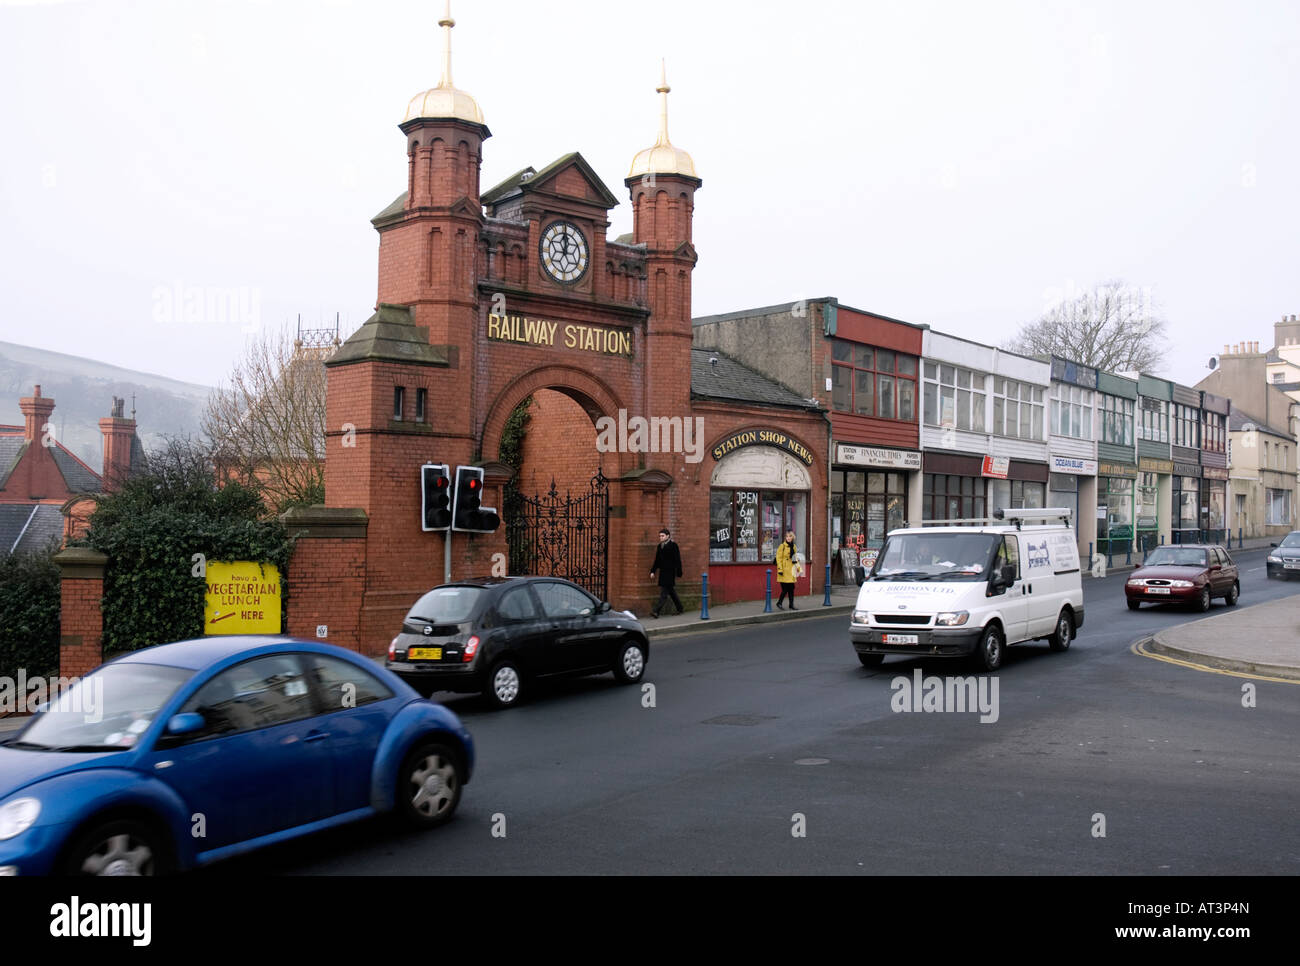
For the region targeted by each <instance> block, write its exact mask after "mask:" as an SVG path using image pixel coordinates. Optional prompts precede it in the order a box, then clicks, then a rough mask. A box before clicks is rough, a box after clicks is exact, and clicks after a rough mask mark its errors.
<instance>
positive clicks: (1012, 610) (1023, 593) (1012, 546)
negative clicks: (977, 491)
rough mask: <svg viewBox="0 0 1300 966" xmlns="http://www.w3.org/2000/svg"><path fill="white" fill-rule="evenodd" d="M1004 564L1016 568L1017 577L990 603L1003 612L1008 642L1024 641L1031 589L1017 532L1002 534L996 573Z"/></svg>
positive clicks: (995, 565)
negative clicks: (1022, 561)
mask: <svg viewBox="0 0 1300 966" xmlns="http://www.w3.org/2000/svg"><path fill="white" fill-rule="evenodd" d="M1003 565H1010V566H1011V567H1013V568H1015V579H1014V580H1013V581H1012V583H1011V586H1010V587H1004V588H1002V590H1001V592H1000V593H999V594H998V596H996V597H993V598H990V600H989V603H990V604H991V605H992V606H994V607H996V608H997V609H998V610H1000V611H1001V612H1002V623H1003V625H1004V627H1005V629H1006V634H1007V643H1008V644H1014V643H1015V642H1017V641H1023V640H1024V639H1025V635H1026V626H1027V623H1028V621H1029V591H1028V581H1026V580H1025V575H1024V571H1023V569H1022V567H1021V560H1020V541H1019V538H1018V537H1017V536H1016V535H1015V534H1011V533H1005V534H1003V535H1002V548H1001V549H1000V550H999V551H998V556H997V562H996V563H995V564H994V567H995V569H994V574H995V575H997V574H998V573H1000V572H1001V569H1002V567H1003Z"/></svg>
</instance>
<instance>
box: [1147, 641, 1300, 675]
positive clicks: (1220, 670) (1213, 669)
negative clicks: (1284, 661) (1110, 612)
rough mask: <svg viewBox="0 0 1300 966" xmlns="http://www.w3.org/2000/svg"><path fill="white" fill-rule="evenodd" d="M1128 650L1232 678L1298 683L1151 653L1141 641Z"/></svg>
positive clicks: (1180, 665)
mask: <svg viewBox="0 0 1300 966" xmlns="http://www.w3.org/2000/svg"><path fill="white" fill-rule="evenodd" d="M1129 650H1130V651H1131V652H1132V653H1134V654H1136V655H1138V657H1149V658H1151V660H1153V661H1164V662H1165V663H1166V664H1177V665H1178V666H1179V667H1185V668H1191V669H1192V670H1193V671H1206V672H1208V673H1210V674H1226V675H1227V676H1228V677H1232V678H1250V679H1251V680H1253V681H1273V682H1275V683H1277V684H1300V681H1295V680H1292V679H1291V678H1274V677H1269V676H1268V675H1266V674H1248V673H1246V672H1245V671H1226V670H1224V669H1223V668H1219V667H1207V666H1206V665H1204V664H1193V663H1192V662H1191V661H1183V660H1180V659H1179V658H1176V657H1169V656H1168V655H1165V654H1153V653H1152V652H1150V651H1148V650H1146V649H1144V648H1143V647H1142V642H1141V641H1136V642H1134V644H1133V645H1132V646H1131V647H1130V648H1129Z"/></svg>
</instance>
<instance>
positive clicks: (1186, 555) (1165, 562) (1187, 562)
mask: <svg viewBox="0 0 1300 966" xmlns="http://www.w3.org/2000/svg"><path fill="white" fill-rule="evenodd" d="M1143 566H1144V567H1204V566H1205V551H1204V550H1194V549H1192V548H1190V547H1189V548H1183V547H1157V548H1156V549H1155V550H1152V551H1151V553H1150V555H1149V556H1148V557H1147V559H1146V562H1145V563H1144V564H1143Z"/></svg>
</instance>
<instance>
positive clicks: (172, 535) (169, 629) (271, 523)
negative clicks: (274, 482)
mask: <svg viewBox="0 0 1300 966" xmlns="http://www.w3.org/2000/svg"><path fill="white" fill-rule="evenodd" d="M83 542H84V543H85V544H86V545H87V546H90V547H92V548H94V549H95V550H98V551H100V552H101V553H104V554H106V555H107V556H108V565H107V567H106V569H105V571H104V603H103V614H104V654H105V656H107V655H109V654H114V653H118V652H121V651H133V650H138V649H139V648H142V647H151V646H153V645H154V644H162V643H165V642H167V641H176V640H184V639H186V638H191V637H201V636H202V635H203V604H204V592H205V590H206V581H205V579H204V576H203V575H202V574H200V575H197V576H196V575H195V570H196V569H197V565H196V562H195V554H202V555H203V561H204V562H213V561H218V560H256V561H261V562H262V563H271V564H275V565H276V567H278V568H279V570H280V576H281V578H282V579H283V578H285V577H286V576H287V572H288V566H289V557H290V555H291V553H292V542H291V541H290V539H289V537H288V534H287V532H286V530H285V528H284V525H283V524H282V523H280V522H279V521H278V520H276V519H274V518H267V509H266V504H265V503H264V502H263V500H262V495H261V494H260V493H259V492H258V490H257V489H256V488H254V487H250V486H247V485H245V484H242V483H226V484H225V485H223V486H221V487H220V488H218V487H217V486H216V484H215V482H214V477H213V474H212V472H211V467H210V465H209V464H208V463H207V461H206V459H205V457H204V456H203V454H202V453H201V452H200V451H197V450H193V449H190V450H187V449H185V447H183V446H177V445H176V444H173V445H172V448H171V449H170V450H168V451H166V452H164V453H163V454H162V455H161V456H160V457H158V458H151V461H150V470H149V472H147V473H145V474H142V475H140V476H135V477H132V478H131V479H130V480H128V481H127V482H126V484H125V485H124V486H123V487H122V488H121V489H120V490H118V491H117V492H115V493H112V494H108V495H106V496H103V497H100V498H99V501H98V506H97V507H96V509H95V512H94V515H93V516H92V517H91V519H90V529H89V531H88V532H87V534H86V538H85V540H84V541H83ZM287 590H288V587H287V581H286V583H285V591H286V592H285V593H284V594H283V595H282V606H283V603H284V602H287V600H288V593H287ZM283 620H284V614H283V612H282V613H281V622H282V626H283Z"/></svg>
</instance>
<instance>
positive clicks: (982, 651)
mask: <svg viewBox="0 0 1300 966" xmlns="http://www.w3.org/2000/svg"><path fill="white" fill-rule="evenodd" d="M1005 650H1006V643H1005V641H1003V639H1002V632H1001V631H1000V630H998V628H997V625H996V624H990V625H989V626H988V627H986V628H984V634H983V635H982V636H981V637H980V645H979V648H978V649H977V650H976V652H975V659H976V662H977V663H978V664H979V666H980V668H981V669H983V670H985V671H996V670H997V669H998V668H1000V667H1001V666H1002V653H1003V651H1005Z"/></svg>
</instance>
